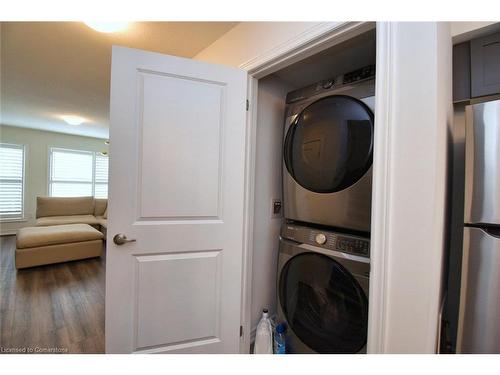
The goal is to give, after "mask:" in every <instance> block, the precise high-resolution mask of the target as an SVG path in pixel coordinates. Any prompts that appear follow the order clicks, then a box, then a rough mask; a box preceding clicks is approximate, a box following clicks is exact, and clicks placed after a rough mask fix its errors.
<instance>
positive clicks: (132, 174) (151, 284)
mask: <svg viewBox="0 0 500 375" xmlns="http://www.w3.org/2000/svg"><path fill="white" fill-rule="evenodd" d="M246 83H247V76H246V73H245V72H243V71H241V70H238V69H234V68H230V67H225V66H219V65H213V64H207V63H203V62H199V61H193V60H190V59H184V58H179V57H173V56H166V55H162V54H157V53H151V52H145V51H139V50H134V49H129V48H123V47H113V55H112V66H111V109H110V112H111V113H110V116H111V127H110V140H111V144H110V162H111V165H110V190H109V226H108V238H107V262H106V352H108V353H132V352H133V353H144V352H150V353H235V352H238V350H239V331H240V309H241V307H240V305H241V275H242V244H243V205H244V165H245V163H244V152H245V151H244V150H245V117H246V111H245V103H246ZM120 233H122V234H124V235H125V236H126V237H127V238H128V239H135V240H136V241H135V242H128V243H125V244H123V245H120V246H118V245H117V244H115V243H114V242H113V237H114V236H115V235H116V234H120Z"/></svg>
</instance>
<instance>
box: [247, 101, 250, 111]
mask: <svg viewBox="0 0 500 375" xmlns="http://www.w3.org/2000/svg"><path fill="white" fill-rule="evenodd" d="M248 108H250V101H249V100H248V99H247V111H248Z"/></svg>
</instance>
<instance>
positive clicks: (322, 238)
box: [314, 233, 326, 245]
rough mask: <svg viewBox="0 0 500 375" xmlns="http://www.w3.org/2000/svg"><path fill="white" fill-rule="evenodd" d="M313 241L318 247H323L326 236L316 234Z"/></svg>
mask: <svg viewBox="0 0 500 375" xmlns="http://www.w3.org/2000/svg"><path fill="white" fill-rule="evenodd" d="M314 240H315V241H316V243H317V244H318V245H324V244H325V243H326V236H325V235H324V234H323V233H318V234H317V235H316V238H315V239H314Z"/></svg>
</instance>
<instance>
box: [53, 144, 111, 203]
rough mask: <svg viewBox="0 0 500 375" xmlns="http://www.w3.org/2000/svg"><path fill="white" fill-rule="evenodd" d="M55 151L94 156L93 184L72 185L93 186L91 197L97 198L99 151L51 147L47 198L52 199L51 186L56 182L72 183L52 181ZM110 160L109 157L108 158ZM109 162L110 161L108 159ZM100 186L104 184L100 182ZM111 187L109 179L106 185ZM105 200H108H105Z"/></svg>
mask: <svg viewBox="0 0 500 375" xmlns="http://www.w3.org/2000/svg"><path fill="white" fill-rule="evenodd" d="M54 151H62V152H68V153H75V154H84V155H88V154H90V155H92V181H91V182H83V181H71V183H72V184H89V183H90V184H91V185H92V194H91V196H92V197H94V198H96V196H95V187H96V178H95V172H96V159H97V154H99V153H100V152H99V151H89V150H77V149H71V148H64V147H56V146H49V150H48V154H49V155H48V159H49V161H48V171H47V196H49V197H52V196H53V195H52V189H51V184H52V183H54V182H63V183H64V182H70V181H53V180H52V153H53V152H54ZM103 156H104V155H103ZM107 157H108V158H109V156H107ZM108 162H109V159H108ZM98 184H103V183H102V182H98ZM106 184H107V185H109V178H108V182H107V183H106ZM96 199H101V198H96ZM103 199H107V197H106V198H103Z"/></svg>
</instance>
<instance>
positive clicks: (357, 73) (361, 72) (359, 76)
mask: <svg viewBox="0 0 500 375" xmlns="http://www.w3.org/2000/svg"><path fill="white" fill-rule="evenodd" d="M374 76H375V65H368V66H365V67H364V68H361V69H358V70H354V71H352V72H349V73H346V74H344V79H343V83H344V85H345V84H346V83H352V82H356V81H361V80H363V79H367V78H371V77H374Z"/></svg>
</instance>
